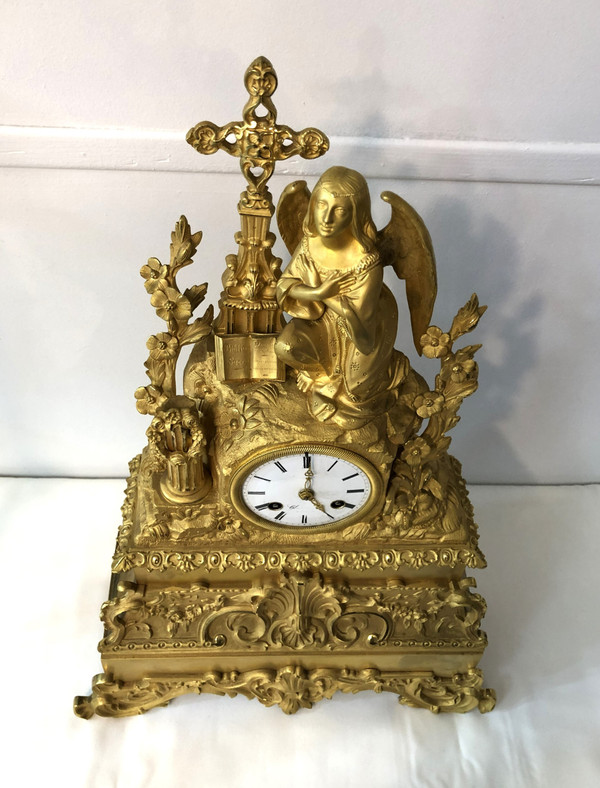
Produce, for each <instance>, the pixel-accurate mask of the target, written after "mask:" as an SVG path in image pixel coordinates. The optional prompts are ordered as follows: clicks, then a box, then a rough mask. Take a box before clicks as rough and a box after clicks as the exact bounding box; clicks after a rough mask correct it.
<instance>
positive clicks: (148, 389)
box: [134, 386, 167, 415]
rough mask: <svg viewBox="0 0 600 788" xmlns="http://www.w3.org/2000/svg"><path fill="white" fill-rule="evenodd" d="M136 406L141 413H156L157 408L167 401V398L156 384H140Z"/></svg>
mask: <svg viewBox="0 0 600 788" xmlns="http://www.w3.org/2000/svg"><path fill="white" fill-rule="evenodd" d="M134 397H135V399H136V403H135V407H136V408H137V410H138V412H139V413H142V414H144V415H146V414H147V413H154V412H155V411H156V408H157V407H159V406H160V405H162V404H163V402H166V400H167V398H166V396H165V395H164V394H163V393H162V391H161V390H160V389H159V388H157V387H156V386H140V387H139V388H138V389H136V390H135V394H134Z"/></svg>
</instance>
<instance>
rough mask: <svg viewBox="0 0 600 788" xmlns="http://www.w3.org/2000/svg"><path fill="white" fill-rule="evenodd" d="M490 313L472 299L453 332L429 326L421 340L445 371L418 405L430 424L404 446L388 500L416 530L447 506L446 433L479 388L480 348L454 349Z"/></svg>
mask: <svg viewBox="0 0 600 788" xmlns="http://www.w3.org/2000/svg"><path fill="white" fill-rule="evenodd" d="M486 309H487V307H485V306H479V300H478V298H477V296H476V295H475V294H473V295H472V296H471V298H470V299H469V301H467V303H466V304H465V305H464V306H463V307H462V308H461V309H459V310H458V312H457V314H456V316H455V318H454V320H453V321H452V327H451V328H450V331H449V332H448V333H444V332H443V331H442V329H441V328H438V326H429V328H428V329H427V331H426V333H425V334H423V336H422V337H421V347H422V349H423V355H425V356H426V357H427V358H439V359H440V372H439V374H438V375H436V378H435V387H434V388H433V390H431V391H426V392H424V393H421V394H418V395H417V396H416V397H415V398H414V400H413V403H412V409H413V410H414V412H415V413H416V415H417V416H418V417H419V418H421V419H428V423H427V425H426V427H425V429H424V430H423V432H422V433H421V434H420V435H418V436H416V437H414V438H412V439H411V440H409V441H407V443H406V444H405V445H404V447H403V450H402V453H401V455H400V457H399V459H397V460H396V462H395V463H394V467H393V474H392V478H391V481H390V490H389V493H388V501H389V502H390V503H391V502H392V501H394V502H395V505H396V507H400V509H401V510H402V511H401V513H400V514H401V520H402V522H403V523H404V525H405V526H407V527H408V525H409V522H412V523H413V526H414V523H415V522H426V521H428V520H430V519H431V518H432V517H433V516H435V513H436V512H439V509H440V506H442V505H443V504H444V502H445V499H446V490H445V487H446V484H447V481H448V480H447V478H446V474H445V472H444V470H443V469H442V467H441V466H440V464H439V463H438V462H437V461H438V460H439V459H440V458H441V457H442V455H443V454H444V452H446V451H447V449H448V447H449V446H450V441H451V439H450V437H448V435H447V434H446V433H447V432H449V431H450V430H451V429H452V428H453V427H454V426H456V424H458V422H459V420H460V416H459V415H458V409H459V408H460V405H461V403H462V401H463V400H464V399H465V397H468V396H469V395H471V394H473V392H474V391H476V389H477V377H478V367H477V363H476V362H475V361H474V358H473V357H474V355H475V353H476V352H477V351H478V350H479V348H480V347H481V345H467V346H466V347H463V348H460V349H459V350H456V351H454V350H453V345H454V342H456V340H457V339H459V338H460V337H461V336H464V334H467V333H468V332H470V331H472V330H473V329H474V328H475V327H476V326H477V324H478V323H479V320H480V318H481V316H482V315H483V313H484V312H485V310H486ZM436 502H437V503H436ZM415 533H416V532H415Z"/></svg>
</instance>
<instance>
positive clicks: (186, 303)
mask: <svg viewBox="0 0 600 788" xmlns="http://www.w3.org/2000/svg"><path fill="white" fill-rule="evenodd" d="M201 240H202V233H201V232H197V233H192V232H191V230H190V226H189V224H188V221H187V219H186V218H185V216H182V217H181V218H180V219H179V221H178V222H177V223H176V225H175V229H174V231H173V232H172V233H171V245H170V258H169V264H168V265H163V264H162V263H161V262H160V260H158V259H157V258H156V257H151V258H150V259H149V260H148V263H147V264H146V265H143V266H142V268H141V269H140V275H141V276H142V278H143V279H145V280H146V281H145V283H144V287H145V288H146V291H147V292H148V293H149V294H150V296H151V297H150V303H151V304H152V306H153V307H154V308H155V309H156V314H157V315H158V316H159V317H160V318H162V319H163V320H164V321H165V322H166V324H167V331H163V332H160V333H158V334H155V335H153V336H151V337H150V338H149V339H148V341H147V342H146V347H147V348H148V350H149V351H150V355H149V357H148V359H147V360H146V361H145V362H144V366H145V367H146V374H147V375H148V377H149V378H150V385H149V386H141V387H140V388H138V389H137V390H136V392H135V398H136V407H137V409H138V411H139V412H140V413H150V414H155V413H156V410H157V408H159V407H160V406H161V405H162V404H163V403H164V402H166V400H167V399H169V398H170V397H174V396H175V395H176V386H175V369H176V366H177V360H178V358H179V354H180V352H181V348H182V347H183V346H184V345H189V344H192V343H194V342H198V341H199V340H200V339H202V338H203V337H205V336H207V335H208V334H209V333H210V332H211V330H212V321H213V308H212V306H210V307H209V308H208V309H207V310H206V312H205V313H204V315H203V316H202V317H201V318H197V319H196V320H194V321H193V322H191V323H190V322H189V321H190V318H191V316H192V313H193V312H194V310H195V309H196V308H197V307H198V306H199V305H200V304H201V303H202V301H203V300H204V298H205V296H206V291H207V284H206V283H204V284H201V285H194V286H193V287H189V288H187V289H186V290H184V292H183V293H182V292H181V291H180V289H179V287H178V286H177V281H176V276H177V273H178V272H179V271H180V270H181V269H182V268H184V267H185V266H186V265H190V264H191V263H192V262H193V260H192V258H193V256H194V255H195V253H196V249H197V247H198V244H199V243H200V241H201Z"/></svg>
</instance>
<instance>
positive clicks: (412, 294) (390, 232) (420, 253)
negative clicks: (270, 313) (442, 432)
mask: <svg viewBox="0 0 600 788" xmlns="http://www.w3.org/2000/svg"><path fill="white" fill-rule="evenodd" d="M381 196H382V198H383V199H384V200H385V201H387V202H389V203H390V204H391V206H392V217H391V220H390V222H389V224H388V225H387V227H386V228H385V229H384V230H382V231H380V232H378V231H377V229H376V227H375V225H374V223H373V219H372V218H371V199H370V196H369V189H368V186H367V182H366V180H365V179H364V177H363V176H362V175H361V174H360V173H359V172H356V171H355V170H351V169H348V168H346V167H331V168H330V169H328V170H327V171H326V172H325V173H324V174H323V175H322V176H321V178H320V179H319V181H318V183H317V185H316V186H315V188H314V190H313V192H312V194H310V192H309V191H308V189H307V187H306V183H305V182H304V181H296V182H295V183H293V184H290V186H288V187H287V188H286V189H285V191H284V193H283V195H282V197H281V200H280V201H279V205H278V209H277V220H278V224H279V229H280V232H281V235H282V237H283V239H284V241H285V243H286V245H287V247H288V250H289V251H290V253H291V254H292V259H291V261H290V263H289V265H288V266H287V268H286V270H285V271H284V272H283V274H282V276H281V278H280V279H279V282H278V285H277V300H278V302H279V305H280V306H281V308H282V309H283V310H284V311H285V312H287V314H288V315H290V316H291V318H292V319H291V320H290V322H288V323H287V324H286V326H285V327H284V328H283V330H282V331H281V333H280V335H279V337H278V340H277V343H276V345H275V352H276V353H277V355H278V357H279V358H280V359H282V360H283V361H284V362H285V363H286V364H287V365H289V366H290V367H291V368H292V369H294V370H296V373H297V385H298V387H299V388H300V390H301V391H304V392H306V393H307V396H308V406H309V410H310V412H311V413H312V415H313V416H314V417H315V418H317V419H318V420H320V421H325V420H327V419H329V418H331V417H334V416H335V419H334V420H335V421H336V422H338V423H340V424H342V425H343V424H346V426H348V427H350V426H351V425H352V423H353V422H355V421H356V419H357V418H358V419H360V420H361V421H362V420H364V419H368V418H373V417H375V416H377V415H380V414H382V413H385V412H386V411H387V410H389V408H391V407H392V406H393V404H394V402H395V401H396V399H397V396H398V390H399V386H400V384H401V383H402V382H403V381H404V380H405V379H406V376H407V375H408V374H409V372H410V365H409V362H408V359H407V358H406V356H404V355H403V354H402V353H400V352H399V351H398V350H395V348H394V342H395V339H396V332H397V322H398V312H397V307H396V301H395V299H394V296H393V295H392V293H391V291H390V290H389V288H388V287H386V285H385V284H384V283H383V267H384V265H386V264H391V265H392V266H393V268H394V270H395V272H396V273H397V274H398V276H399V277H401V278H402V279H405V280H406V287H407V297H408V303H409V307H410V312H411V321H412V328H413V336H414V341H415V346H416V347H417V350H418V352H419V353H420V352H421V350H420V343H419V339H420V337H421V335H422V334H424V333H425V331H426V329H427V326H428V325H429V320H430V318H431V313H432V310H433V303H434V300H435V296H436V292H437V286H436V274H435V258H434V255H433V248H432V245H431V239H430V237H429V233H428V232H427V229H426V228H425V225H424V224H423V222H422V220H421V218H420V217H419V216H418V214H417V213H416V212H415V211H414V210H413V209H412V208H411V207H410V206H409V205H408V203H406V202H405V201H404V200H402V199H401V198H400V197H398V196H397V195H395V194H393V193H392V192H384V193H383V194H382V195H381Z"/></svg>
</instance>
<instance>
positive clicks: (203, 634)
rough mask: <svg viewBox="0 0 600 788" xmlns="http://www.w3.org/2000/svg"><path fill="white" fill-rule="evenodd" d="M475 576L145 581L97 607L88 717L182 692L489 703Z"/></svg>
mask: <svg viewBox="0 0 600 788" xmlns="http://www.w3.org/2000/svg"><path fill="white" fill-rule="evenodd" d="M473 585H474V581H473V580H472V579H470V578H463V579H462V580H459V581H444V580H440V579H435V580H432V579H429V580H425V579H423V580H422V581H420V582H418V583H406V582H405V581H403V580H402V579H401V578H397V579H396V581H391V580H390V579H389V578H387V579H385V578H381V580H379V581H374V580H369V581H364V580H363V581H360V580H353V579H348V578H346V579H344V578H341V577H332V576H327V575H323V574H321V573H319V572H310V573H308V572H305V573H300V572H297V573H292V574H288V573H278V574H277V575H275V576H273V577H270V578H269V579H268V581H259V580H255V581H254V582H247V583H243V584H240V583H235V584H232V583H226V582H223V581H221V582H220V583H216V582H215V583H211V584H207V583H187V584H183V583H180V584H178V585H171V586H168V585H154V586H148V585H142V584H137V583H135V582H131V581H128V580H125V579H121V580H120V581H119V582H117V583H115V584H113V589H112V594H111V599H109V601H108V602H106V603H105V604H104V605H103V608H102V619H103V622H104V625H105V636H104V638H103V640H102V641H101V642H100V645H99V650H100V652H101V654H102V663H103V669H104V673H103V674H101V675H100V676H97V677H96V678H95V679H94V682H93V690H92V694H91V695H90V696H89V697H77V698H76V699H75V713H76V714H77V715H78V716H80V717H84V718H89V717H91V716H92V715H93V714H94V713H96V714H99V715H102V716H127V715H132V714H141V713H143V712H145V711H147V710H149V709H151V708H154V707H155V706H161V705H165V704H166V703H168V702H169V701H170V700H172V699H173V698H175V697H177V696H179V695H182V694H185V693H190V692H196V693H203V692H209V693H213V694H221V695H225V694H226V695H230V696H234V695H237V694H242V695H245V696H246V697H248V698H252V697H256V698H257V699H258V700H259V701H260V702H261V703H263V704H265V705H267V706H273V705H279V706H280V707H281V709H282V710H283V711H284V712H285V713H287V714H292V713H294V712H295V711H297V710H298V709H300V708H310V707H311V706H312V705H313V703H315V702H316V701H318V700H321V699H322V698H330V697H331V696H332V695H333V694H334V693H335V692H337V691H340V692H352V693H355V692H359V691H362V690H368V689H371V690H374V691H375V692H381V691H386V692H394V693H396V694H397V695H398V696H399V698H400V702H401V703H403V704H406V705H409V706H415V707H419V708H427V709H429V710H430V711H432V712H435V713H437V712H439V711H444V712H450V711H453V712H466V711H470V710H471V709H474V708H479V710H480V711H482V712H484V711H490V710H491V709H492V708H493V707H494V704H495V694H494V692H493V690H487V689H483V688H482V682H483V676H482V673H481V671H480V670H478V669H477V664H478V663H479V660H480V659H481V656H482V654H483V651H484V649H485V647H486V645H487V639H486V636H485V634H484V633H483V632H482V631H481V630H480V628H479V625H480V622H481V618H482V617H483V615H484V612H485V602H484V600H483V599H482V597H481V596H480V595H479V594H476V593H473V592H472V591H471V590H470V589H471V587H472V586H473Z"/></svg>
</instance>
